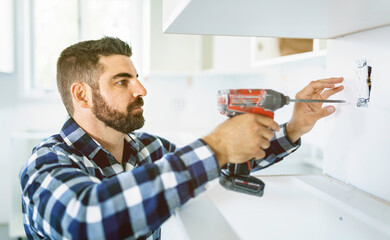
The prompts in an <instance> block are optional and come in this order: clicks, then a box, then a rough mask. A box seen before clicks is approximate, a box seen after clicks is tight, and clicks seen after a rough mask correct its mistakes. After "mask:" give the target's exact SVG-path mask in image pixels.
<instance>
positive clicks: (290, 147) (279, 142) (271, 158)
mask: <svg viewBox="0 0 390 240" xmlns="http://www.w3.org/2000/svg"><path fill="white" fill-rule="evenodd" d="M270 143H271V145H270V147H269V148H267V149H266V150H265V157H264V158H263V159H258V160H255V161H254V167H253V168H252V171H258V170H261V169H264V168H267V167H269V166H271V165H273V164H275V163H277V162H279V161H281V160H282V159H283V158H284V157H286V156H288V155H289V154H291V153H292V152H294V151H296V150H297V149H298V148H299V147H300V146H301V139H298V141H296V142H295V143H292V142H291V141H290V140H289V139H288V137H287V132H286V123H284V124H282V125H280V131H279V132H274V137H273V139H272V140H271V141H270Z"/></svg>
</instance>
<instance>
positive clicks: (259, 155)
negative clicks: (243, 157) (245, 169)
mask: <svg viewBox="0 0 390 240" xmlns="http://www.w3.org/2000/svg"><path fill="white" fill-rule="evenodd" d="M264 157H265V151H264V150H263V149H260V148H259V150H258V151H257V152H256V154H255V156H254V158H255V159H262V158H264Z"/></svg>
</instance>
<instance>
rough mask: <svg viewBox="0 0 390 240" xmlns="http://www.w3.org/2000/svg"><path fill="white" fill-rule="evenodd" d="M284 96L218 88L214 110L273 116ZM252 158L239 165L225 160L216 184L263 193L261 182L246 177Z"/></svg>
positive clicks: (261, 194) (250, 168) (250, 90)
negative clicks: (225, 162) (216, 103)
mask: <svg viewBox="0 0 390 240" xmlns="http://www.w3.org/2000/svg"><path fill="white" fill-rule="evenodd" d="M287 98H288V97H287ZM287 98H286V97H285V96H284V95H283V94H281V93H278V92H276V91H274V90H270V89H230V90H220V91H218V94H217V102H218V110H219V112H220V113H221V114H223V115H226V116H228V117H234V116H236V115H238V114H241V113H245V112H248V113H256V114H261V115H264V116H267V117H270V118H274V113H273V111H275V110H276V109H279V108H281V107H282V106H284V105H285V104H286V102H288V99H287ZM254 160H255V159H250V160H249V161H247V162H245V163H241V164H231V163H228V164H227V165H226V168H223V169H221V175H220V177H219V183H220V184H221V185H222V186H223V187H225V188H226V189H228V190H233V191H236V192H241V193H246V194H250V195H255V196H259V197H261V196H263V192H264V186H265V184H264V182H263V181H261V180H260V179H258V178H256V177H253V176H250V171H251V170H252V167H253V164H254Z"/></svg>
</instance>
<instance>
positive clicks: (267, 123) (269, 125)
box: [256, 115, 280, 132]
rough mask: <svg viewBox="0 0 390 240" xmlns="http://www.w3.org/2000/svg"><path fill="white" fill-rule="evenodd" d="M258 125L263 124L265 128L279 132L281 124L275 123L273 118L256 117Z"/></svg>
mask: <svg viewBox="0 0 390 240" xmlns="http://www.w3.org/2000/svg"><path fill="white" fill-rule="evenodd" d="M256 121H257V123H259V124H261V125H262V126H264V127H267V128H271V129H272V130H274V131H276V132H278V131H279V130H280V127H279V124H278V123H277V122H275V121H274V120H273V119H272V118H269V117H266V116H262V115H256Z"/></svg>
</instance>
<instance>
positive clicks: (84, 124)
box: [73, 114, 126, 164]
mask: <svg viewBox="0 0 390 240" xmlns="http://www.w3.org/2000/svg"><path fill="white" fill-rule="evenodd" d="M73 119H74V120H75V121H76V123H77V124H78V125H79V126H80V127H81V128H82V129H83V130H84V131H85V132H86V133H87V134H88V135H89V136H91V137H92V138H93V139H94V140H96V141H97V142H98V143H99V144H100V145H102V146H103V147H104V148H105V149H106V150H107V151H108V152H110V153H111V154H112V155H113V156H114V157H115V159H116V160H117V161H118V162H119V163H120V164H122V157H123V141H124V139H125V136H126V134H124V133H122V132H118V131H117V130H115V129H113V128H111V127H108V126H106V125H105V124H104V123H103V122H102V121H100V120H99V119H97V118H96V117H95V116H94V115H92V116H91V115H83V116H80V115H77V114H75V116H74V117H73Z"/></svg>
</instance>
